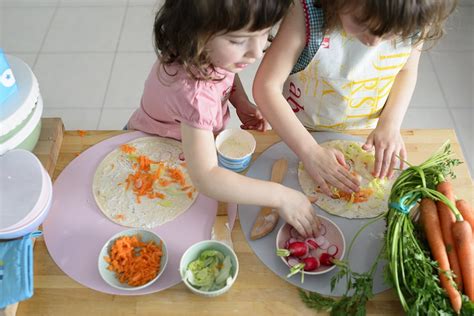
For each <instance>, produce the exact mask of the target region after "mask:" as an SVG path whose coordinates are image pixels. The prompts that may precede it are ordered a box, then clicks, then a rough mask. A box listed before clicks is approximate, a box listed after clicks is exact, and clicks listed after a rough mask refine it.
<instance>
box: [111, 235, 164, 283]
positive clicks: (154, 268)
mask: <svg viewBox="0 0 474 316" xmlns="http://www.w3.org/2000/svg"><path fill="white" fill-rule="evenodd" d="M162 255H163V252H162V248H161V243H160V245H157V244H156V243H155V242H154V241H150V242H148V243H145V242H143V241H142V240H141V238H140V236H139V235H133V236H122V237H120V238H118V239H117V240H115V242H114V243H113V245H112V247H111V248H110V251H109V256H106V257H104V260H105V261H106V262H107V263H109V266H108V267H107V269H109V270H110V271H113V272H115V274H116V276H117V279H118V280H119V281H120V282H121V283H127V284H128V285H130V286H139V285H143V284H145V283H147V282H149V281H151V280H152V279H154V278H155V277H156V275H157V274H158V272H159V271H160V262H161V256H162Z"/></svg>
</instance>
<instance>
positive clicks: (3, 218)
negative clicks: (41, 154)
mask: <svg viewBox="0 0 474 316" xmlns="http://www.w3.org/2000/svg"><path fill="white" fill-rule="evenodd" d="M0 170H1V172H0V194H1V212H0V239H13V238H17V237H21V236H24V235H26V234H28V233H30V232H33V231H34V230H36V229H37V228H38V226H39V225H41V223H42V222H43V221H44V219H45V218H46V215H47V214H48V212H49V209H50V207H51V202H52V197H53V187H52V183H51V178H50V177H49V175H48V173H47V172H46V170H45V169H44V168H43V165H42V164H41V162H40V161H39V160H38V158H36V156H35V155H34V154H32V153H31V152H29V151H26V150H23V149H15V150H11V151H9V152H7V153H5V154H4V155H2V156H0Z"/></svg>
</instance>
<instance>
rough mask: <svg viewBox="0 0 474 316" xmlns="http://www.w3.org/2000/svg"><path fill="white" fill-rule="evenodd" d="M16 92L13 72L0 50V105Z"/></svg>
mask: <svg viewBox="0 0 474 316" xmlns="http://www.w3.org/2000/svg"><path fill="white" fill-rule="evenodd" d="M17 90H18V88H17V86H16V81H15V77H14V76H13V71H12V69H11V67H10V65H9V64H8V61H7V59H6V58H5V55H4V54H3V49H1V48H0V104H2V103H3V102H4V101H5V100H6V99H8V97H9V96H11V95H12V94H14V93H15V92H16V91H17Z"/></svg>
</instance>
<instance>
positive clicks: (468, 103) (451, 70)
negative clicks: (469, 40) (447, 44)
mask: <svg viewBox="0 0 474 316" xmlns="http://www.w3.org/2000/svg"><path fill="white" fill-rule="evenodd" d="M430 56H431V57H432V60H433V65H434V68H435V71H436V75H437V76H438V78H439V80H440V82H441V89H442V90H443V93H444V95H445V97H446V100H447V102H448V105H449V107H451V108H455V107H472V106H474V104H473V103H474V99H473V98H474V95H473V90H474V78H473V74H474V51H470V52H435V51H433V52H430Z"/></svg>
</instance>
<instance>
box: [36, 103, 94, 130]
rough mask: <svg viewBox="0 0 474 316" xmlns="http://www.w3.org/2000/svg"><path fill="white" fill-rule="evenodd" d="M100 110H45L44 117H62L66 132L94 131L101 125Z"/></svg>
mask: <svg viewBox="0 0 474 316" xmlns="http://www.w3.org/2000/svg"><path fill="white" fill-rule="evenodd" d="M100 111H101V109H100V108H95V109H86V108H82V107H78V108H72V109H71V108H68V109H64V108H63V109H59V108H57V109H56V108H55V109H52V108H45V109H43V115H42V117H60V118H61V119H62V121H63V123H64V128H65V129H66V130H75V129H83V130H94V129H97V126H98V125H99V116H100Z"/></svg>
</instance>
